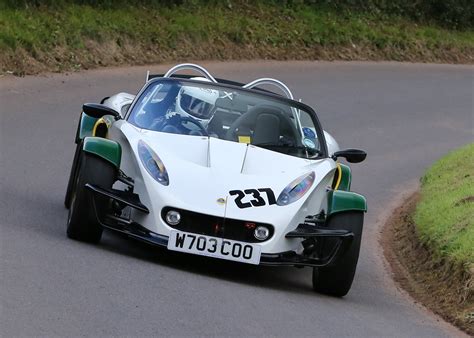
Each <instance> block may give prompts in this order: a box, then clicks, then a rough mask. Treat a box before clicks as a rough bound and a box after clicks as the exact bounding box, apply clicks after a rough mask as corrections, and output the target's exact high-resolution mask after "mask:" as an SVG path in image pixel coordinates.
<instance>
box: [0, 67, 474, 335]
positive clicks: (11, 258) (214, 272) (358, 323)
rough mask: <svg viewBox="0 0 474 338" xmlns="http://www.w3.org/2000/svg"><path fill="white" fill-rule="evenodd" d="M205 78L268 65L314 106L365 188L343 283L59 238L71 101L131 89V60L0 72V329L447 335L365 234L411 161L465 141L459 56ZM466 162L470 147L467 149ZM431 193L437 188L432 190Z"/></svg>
mask: <svg viewBox="0 0 474 338" xmlns="http://www.w3.org/2000/svg"><path fill="white" fill-rule="evenodd" d="M208 66H209V69H210V70H211V73H214V74H215V76H219V77H229V78H231V79H236V80H242V81H250V80H253V79H254V78H256V77H262V76H272V77H276V78H278V79H280V80H283V81H284V82H286V83H287V84H288V85H289V87H290V88H292V90H293V92H294V94H295V96H296V97H297V98H300V97H301V98H302V99H303V102H306V103H309V104H310V105H313V106H316V108H317V109H318V110H319V112H320V113H319V115H320V119H321V120H322V123H323V126H324V127H325V129H326V130H328V131H329V132H331V133H332V134H333V135H335V137H336V138H337V140H338V141H339V143H340V145H341V146H342V147H359V148H362V149H365V150H367V152H368V154H369V156H368V158H367V160H366V161H365V162H363V163H362V164H358V165H354V166H353V174H354V179H353V189H354V190H355V191H358V192H360V193H362V194H364V195H366V196H367V198H368V204H369V212H368V214H367V216H366V222H365V233H364V238H363V249H362V253H361V260H360V263H359V267H358V271H357V275H356V278H355V281H354V285H353V288H352V290H351V292H350V293H349V295H348V296H347V297H345V298H343V299H338V298H331V297H326V296H322V295H318V294H315V293H313V292H312V290H311V270H310V269H309V268H305V269H295V268H270V267H252V266H245V265H239V264H233V263H227V262H223V261H216V260H209V259H201V258H199V257H197V258H196V257H190V256H185V255H179V254H170V253H167V252H166V251H163V250H159V249H156V248H152V247H150V246H147V245H144V244H140V243H137V242H133V241H131V240H125V239H123V238H121V237H118V236H116V235H113V234H110V233H106V234H105V236H104V237H103V241H102V244H101V245H89V244H84V243H80V242H75V241H71V240H68V239H67V238H66V234H65V230H66V215H67V212H66V210H65V209H64V207H63V197H64V192H65V189H66V181H67V176H68V174H69V169H70V165H71V161H72V157H73V149H74V145H73V138H74V133H75V129H76V125H77V121H78V117H79V112H80V107H81V104H82V103H83V102H87V101H89V102H90V101H96V102H97V101H98V100H100V99H101V98H102V97H104V96H108V95H110V94H112V93H115V92H118V91H128V92H131V93H135V92H136V91H137V90H138V89H139V88H140V87H141V85H142V84H143V81H144V77H145V71H146V69H148V68H151V69H152V70H153V71H156V72H158V71H164V70H165V69H166V67H163V66H155V67H136V68H117V69H108V70H95V71H88V72H81V73H75V74H70V75H48V76H39V77H26V78H13V77H9V76H7V77H3V78H0V128H1V129H0V225H1V229H0V231H1V232H0V300H1V308H0V311H1V312H0V319H1V321H0V335H1V336H3V337H11V336H26V335H46V336H54V335H57V336H78V335H85V336H104V335H130V336H143V335H160V336H162V335H192V336H195V335H219V336H220V335H236V336H241V335H242V336H249V335H252V336H257V335H258V336H262V335H272V336H274V335H275V336H319V337H328V336H364V337H365V336H378V337H381V336H398V337H400V336H411V337H422V336H426V337H434V336H446V335H459V334H460V333H459V332H458V331H456V330H455V329H454V328H452V327H450V326H449V325H448V324H446V323H443V322H442V321H441V320H439V319H437V318H436V317H435V316H434V315H431V314H430V313H429V312H427V311H426V310H423V309H421V308H420V307H419V306H417V305H416V304H414V302H413V301H411V300H410V298H409V297H407V296H406V295H404V294H403V293H402V292H400V291H398V290H397V288H396V287H395V286H394V283H393V282H392V280H391V278H390V273H389V272H388V271H387V269H386V268H385V264H384V259H383V255H382V249H381V247H380V245H379V242H378V239H379V236H380V230H381V226H382V223H383V222H382V221H383V219H384V217H386V216H387V214H388V211H389V210H390V207H391V206H393V204H394V201H396V200H400V198H402V197H403V192H406V191H409V190H413V189H416V186H417V182H418V178H419V177H420V176H421V174H422V173H423V171H424V169H425V168H426V167H427V166H429V165H430V163H432V162H433V161H434V160H436V159H437V158H439V157H440V156H442V155H444V154H446V153H447V152H448V151H449V150H451V149H454V148H456V147H459V146H461V145H463V144H465V143H468V142H472V141H473V140H474V138H473V115H474V113H473V77H474V72H473V68H472V67H468V66H447V65H446V66H445V65H420V64H412V65H406V64H391V63H382V64H369V63H311V62H288V63H286V62H285V63H276V62H257V63H227V64H224V63H211V64H208ZM471 160H472V159H471ZM441 193H442V192H441Z"/></svg>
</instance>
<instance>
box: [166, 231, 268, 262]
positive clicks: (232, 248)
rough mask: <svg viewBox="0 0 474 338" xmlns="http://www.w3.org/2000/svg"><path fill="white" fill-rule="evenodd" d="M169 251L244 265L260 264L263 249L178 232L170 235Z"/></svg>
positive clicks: (242, 243)
mask: <svg viewBox="0 0 474 338" xmlns="http://www.w3.org/2000/svg"><path fill="white" fill-rule="evenodd" d="M168 249H169V250H174V251H181V252H187V253H192V254H195V255H201V256H208V257H215V258H221V259H227V260H230V261H236V262H242V263H249V264H259V263H260V252H261V247H260V245H258V244H251V243H245V242H239V241H232V240H230V239H225V238H218V237H210V236H204V235H199V234H191V233H188V232H181V231H176V230H172V231H171V233H170V237H169V240H168Z"/></svg>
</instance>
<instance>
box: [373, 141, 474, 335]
mask: <svg viewBox="0 0 474 338" xmlns="http://www.w3.org/2000/svg"><path fill="white" fill-rule="evenodd" d="M473 159H474V144H470V145H467V146H465V147H463V148H461V149H458V150H456V151H454V152H452V153H450V154H448V155H447V156H445V157H443V158H442V159H440V160H439V161H438V162H436V163H435V164H434V165H433V166H432V167H431V168H430V169H429V170H428V171H427V172H426V174H425V176H424V177H423V178H422V186H421V192H419V193H416V194H414V195H413V196H411V197H410V198H408V199H407V200H406V201H405V202H404V204H403V205H402V206H400V207H399V208H397V209H396V210H395V211H394V212H393V214H392V217H391V218H390V219H389V220H388V221H387V223H386V229H387V232H386V236H384V237H383V239H382V242H383V247H384V252H385V255H386V257H387V260H388V261H389V262H390V265H391V267H392V270H393V277H394V279H395V280H396V281H397V282H398V283H399V284H400V285H401V286H402V287H403V288H404V289H405V290H407V291H408V292H409V293H410V294H411V295H412V296H413V298H414V299H415V300H416V301H418V302H420V303H422V304H423V305H425V306H426V307H428V308H430V309H431V310H432V311H433V312H434V313H436V314H438V315H440V316H442V317H443V318H444V319H446V320H447V321H449V322H451V323H453V324H455V325H456V326H458V327H459V328H461V329H462V330H464V331H465V332H467V333H468V334H470V335H474V198H473V196H474V161H473Z"/></svg>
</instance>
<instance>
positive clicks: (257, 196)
mask: <svg viewBox="0 0 474 338" xmlns="http://www.w3.org/2000/svg"><path fill="white" fill-rule="evenodd" d="M262 194H263V195H264V196H265V197H266V199H265V198H263V196H262ZM229 195H231V196H236V197H235V204H236V205H237V206H238V207H239V208H240V209H244V208H250V207H262V206H264V205H267V204H268V205H272V204H276V199H275V194H274V193H273V190H272V189H270V188H260V189H246V190H244V191H242V190H231V191H229ZM246 196H249V197H250V198H251V199H250V201H248V202H242V200H243V199H244V198H245V197H246Z"/></svg>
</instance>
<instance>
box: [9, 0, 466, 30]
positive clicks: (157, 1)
mask: <svg viewBox="0 0 474 338" xmlns="http://www.w3.org/2000/svg"><path fill="white" fill-rule="evenodd" d="M256 2H258V3H260V4H262V5H265V4H266V3H267V4H272V5H279V6H282V7H286V8H288V7H290V8H291V7H295V6H310V7H312V8H314V10H318V8H319V9H323V8H325V9H327V8H330V9H333V10H337V11H340V12H341V14H343V15H350V13H352V12H359V13H360V12H363V13H370V14H372V15H376V16H379V17H382V18H383V17H384V16H400V17H405V18H409V19H411V20H414V21H418V22H422V23H435V24H438V25H441V26H443V27H446V28H450V29H457V30H466V29H472V28H473V27H474V0H412V1H410V0H0V6H3V7H4V8H5V7H8V8H19V9H20V8H25V7H41V6H43V7H51V8H55V9H60V8H61V7H62V6H64V5H67V4H77V5H88V6H93V7H105V8H114V7H120V6H121V7H127V6H142V7H154V8H156V7H162V6H168V7H169V6H187V7H189V8H190V9H192V7H193V6H199V5H202V4H206V5H212V4H216V5H217V4H219V5H222V4H225V5H227V6H229V7H232V5H242V4H244V5H245V4H246V3H248V4H255V3H256Z"/></svg>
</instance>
